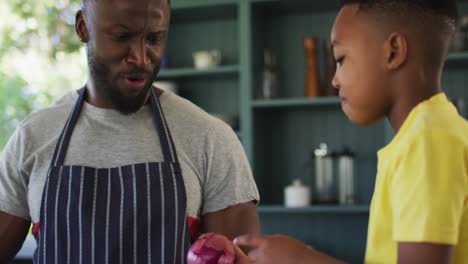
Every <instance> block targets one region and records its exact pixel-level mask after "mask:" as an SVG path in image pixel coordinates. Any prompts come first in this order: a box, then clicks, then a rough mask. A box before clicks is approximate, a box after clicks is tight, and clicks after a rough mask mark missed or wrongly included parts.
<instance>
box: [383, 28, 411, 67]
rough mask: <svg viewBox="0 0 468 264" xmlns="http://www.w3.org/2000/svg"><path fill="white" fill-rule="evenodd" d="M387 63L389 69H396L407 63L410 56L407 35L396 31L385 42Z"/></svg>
mask: <svg viewBox="0 0 468 264" xmlns="http://www.w3.org/2000/svg"><path fill="white" fill-rule="evenodd" d="M384 49H385V64H386V65H387V68H388V69H389V70H395V69H398V68H400V67H401V66H402V65H403V64H405V62H406V60H407V58H408V40H407V38H406V36H405V35H403V34H402V33H399V32H394V33H391V34H390V35H389V37H388V38H387V41H386V42H385V47H384Z"/></svg>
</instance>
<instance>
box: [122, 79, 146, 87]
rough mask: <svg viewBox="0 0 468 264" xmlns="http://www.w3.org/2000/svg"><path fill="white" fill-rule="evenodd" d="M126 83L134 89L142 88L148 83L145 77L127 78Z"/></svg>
mask: <svg viewBox="0 0 468 264" xmlns="http://www.w3.org/2000/svg"><path fill="white" fill-rule="evenodd" d="M125 81H126V83H127V84H128V85H129V86H130V87H133V88H141V87H142V86H144V85H145V83H146V78H145V77H140V76H138V77H136V76H130V77H126V78H125Z"/></svg>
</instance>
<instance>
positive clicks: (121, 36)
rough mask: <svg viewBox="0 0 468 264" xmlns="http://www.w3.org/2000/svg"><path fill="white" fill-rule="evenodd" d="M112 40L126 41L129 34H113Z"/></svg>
mask: <svg viewBox="0 0 468 264" xmlns="http://www.w3.org/2000/svg"><path fill="white" fill-rule="evenodd" d="M113 37H114V39H116V40H119V41H123V40H127V39H129V38H130V34H128V33H115V34H114V35H113Z"/></svg>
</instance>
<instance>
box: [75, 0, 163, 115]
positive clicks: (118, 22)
mask: <svg viewBox="0 0 468 264" xmlns="http://www.w3.org/2000/svg"><path fill="white" fill-rule="evenodd" d="M169 10H170V9H169V4H168V1H167V0H98V1H95V3H94V4H90V5H89V7H88V8H87V10H85V12H84V16H85V20H84V21H86V27H87V30H88V34H89V42H88V44H87V49H88V64H89V68H90V74H91V78H92V80H93V82H94V86H95V89H96V92H97V94H98V96H101V97H102V98H103V99H104V100H105V101H106V102H108V103H110V104H111V105H112V106H113V107H114V108H115V109H116V110H118V111H120V112H121V113H124V114H129V113H132V112H135V111H137V110H138V109H139V108H140V107H141V106H142V105H143V104H144V102H145V99H146V98H147V94H148V91H149V89H150V88H151V85H152V83H153V82H154V79H155V78H156V74H157V73H158V72H159V66H160V62H161V58H162V56H163V52H164V48H165V45H166V39H167V33H168V28H169V14H170V11H169Z"/></svg>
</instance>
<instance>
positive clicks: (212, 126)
mask: <svg viewBox="0 0 468 264" xmlns="http://www.w3.org/2000/svg"><path fill="white" fill-rule="evenodd" d="M162 96H163V97H162V100H161V102H162V106H163V110H164V114H165V115H166V117H167V119H168V121H171V120H173V121H176V122H174V124H176V125H177V126H184V127H186V128H187V129H190V130H195V129H196V130H198V131H207V132H217V131H225V130H226V129H228V130H229V129H230V127H229V126H228V125H227V124H226V123H225V122H223V121H221V120H220V119H219V118H216V117H215V116H214V115H213V114H210V113H208V112H206V111H205V110H203V109H202V108H200V107H199V106H197V105H195V104H194V103H192V102H190V101H189V100H187V99H185V98H182V97H180V96H178V95H176V94H173V93H167V94H165V95H164V94H163V95H162Z"/></svg>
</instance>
